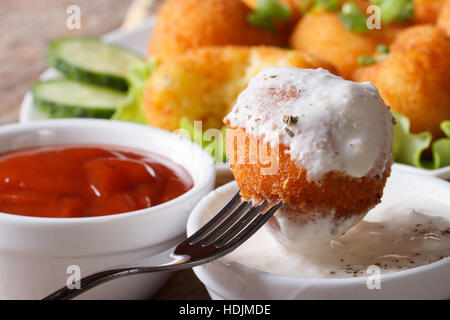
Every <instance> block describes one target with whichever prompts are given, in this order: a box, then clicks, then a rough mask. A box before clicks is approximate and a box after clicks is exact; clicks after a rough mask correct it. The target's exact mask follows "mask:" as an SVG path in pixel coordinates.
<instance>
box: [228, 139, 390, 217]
mask: <svg viewBox="0 0 450 320" xmlns="http://www.w3.org/2000/svg"><path fill="white" fill-rule="evenodd" d="M243 134H245V131H243ZM230 136H231V137H233V136H234V133H233V132H232V130H227V140H226V141H227V154H228V157H229V158H228V159H229V161H230V166H231V170H232V172H233V175H234V178H235V180H236V182H237V184H238V186H239V189H240V190H241V195H242V196H243V197H244V198H246V199H255V198H258V197H259V198H260V199H271V200H275V199H283V203H285V204H287V205H288V206H289V208H291V209H293V210H295V211H296V212H297V214H305V215H307V214H310V213H311V212H322V213H323V214H324V215H325V214H328V213H329V212H331V211H332V210H335V211H334V218H335V219H339V218H341V217H348V216H353V215H360V214H362V213H365V212H367V211H368V210H369V209H371V208H372V207H374V206H375V205H376V204H378V203H379V202H380V200H381V197H382V195H383V188H384V185H385V183H386V180H387V178H388V177H389V175H390V168H389V169H387V170H386V171H385V172H384V174H383V175H382V176H376V175H372V174H367V176H364V177H362V178H352V177H349V176H346V175H344V174H342V173H339V172H330V173H327V174H326V175H325V176H324V177H323V178H322V179H321V183H316V182H314V181H308V179H307V177H306V176H307V171H306V170H305V169H303V168H301V167H299V166H298V165H297V164H296V163H295V162H294V161H292V160H291V159H290V157H289V155H288V154H287V153H286V150H287V149H288V147H286V146H285V145H280V147H279V153H278V154H279V155H280V157H279V169H278V171H277V172H276V173H275V174H273V175H261V171H260V168H261V167H263V166H264V164H262V163H261V162H260V161H259V160H258V162H257V163H251V161H250V159H249V154H252V153H253V154H255V152H256V154H258V153H257V152H258V151H255V150H249V151H248V152H247V153H246V155H245V156H246V161H245V163H239V164H237V163H234V162H233V157H230V155H231V154H232V152H231V150H242V147H241V146H239V145H238V143H239V142H240V141H244V140H241V139H232V138H230ZM245 138H246V141H247V145H248V146H249V148H250V149H251V148H256V147H259V148H261V147H262V148H270V146H269V145H268V144H265V145H264V144H262V142H261V140H259V143H258V140H256V138H255V137H253V136H252V135H249V134H245ZM272 150H273V149H272ZM272 152H273V151H272Z"/></svg>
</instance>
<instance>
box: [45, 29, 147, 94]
mask: <svg viewBox="0 0 450 320" xmlns="http://www.w3.org/2000/svg"><path fill="white" fill-rule="evenodd" d="M136 61H143V59H142V58H141V57H139V56H138V55H136V54H134V53H132V52H130V51H128V50H126V49H124V48H121V47H118V46H115V45H112V44H105V43H103V42H101V41H99V40H97V39H93V38H88V37H70V38H60V39H57V40H54V41H52V42H51V43H50V46H49V49H48V53H47V62H48V64H49V65H50V66H52V67H54V68H56V69H58V70H59V71H60V72H61V73H63V74H64V75H65V76H66V77H68V78H70V79H76V80H80V81H85V82H89V83H92V84H96V85H101V86H107V87H111V88H114V89H118V90H127V89H128V82H127V80H126V75H127V72H128V69H129V68H130V66H131V65H132V64H134V63H136Z"/></svg>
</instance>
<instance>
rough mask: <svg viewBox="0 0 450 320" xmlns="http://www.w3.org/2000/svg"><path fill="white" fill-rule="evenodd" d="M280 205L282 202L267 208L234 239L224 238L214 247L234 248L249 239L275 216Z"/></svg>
mask: <svg viewBox="0 0 450 320" xmlns="http://www.w3.org/2000/svg"><path fill="white" fill-rule="evenodd" d="M281 205H282V202H281V201H280V202H278V203H277V204H275V205H273V206H272V207H269V208H268V210H267V211H266V212H264V213H262V214H260V215H259V216H258V217H257V218H255V219H253V220H252V222H251V223H250V224H249V225H247V226H246V227H245V228H242V229H241V230H240V232H239V233H238V234H237V235H235V236H234V238H230V237H228V236H227V237H224V238H223V239H221V240H220V241H219V242H217V244H216V246H217V247H218V248H223V247H224V246H226V247H227V248H234V247H237V246H239V245H240V244H241V243H243V242H245V241H247V240H248V238H250V237H251V236H252V235H253V234H254V233H255V232H256V231H258V230H259V229H260V228H261V227H262V226H263V225H264V224H265V223H266V222H267V221H268V220H269V219H270V218H271V217H272V216H273V215H274V214H275V212H277V210H278V209H279V208H280V207H281Z"/></svg>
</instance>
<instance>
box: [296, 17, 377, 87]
mask: <svg viewBox="0 0 450 320" xmlns="http://www.w3.org/2000/svg"><path fill="white" fill-rule="evenodd" d="M290 44H291V45H292V47H293V48H295V49H299V50H303V51H305V52H308V53H311V54H313V55H315V56H318V57H320V58H322V59H324V60H327V61H329V62H330V63H331V64H333V65H334V66H335V67H336V68H337V70H338V72H339V74H340V75H341V76H343V77H344V78H347V79H348V78H350V77H351V75H352V74H353V72H354V70H355V69H356V68H357V61H358V57H359V56H360V55H370V54H371V53H373V52H374V51H375V48H376V46H377V44H378V42H377V41H376V39H374V38H373V37H370V36H368V35H367V34H359V33H356V32H352V31H350V30H347V29H346V28H345V27H344V26H343V25H342V23H341V21H340V20H339V17H338V15H337V14H336V13H333V12H322V13H316V14H307V15H306V16H304V17H303V18H302V19H301V20H300V22H299V23H298V24H297V26H296V27H295V29H294V32H293V33H292V35H291V38H290Z"/></svg>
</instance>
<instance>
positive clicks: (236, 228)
mask: <svg viewBox="0 0 450 320" xmlns="http://www.w3.org/2000/svg"><path fill="white" fill-rule="evenodd" d="M266 206H267V201H264V202H263V203H262V204H261V205H259V206H255V207H251V208H250V210H248V212H247V213H246V214H245V215H244V216H243V217H242V218H241V219H240V220H239V221H237V222H236V223H235V224H234V225H233V226H232V227H231V228H229V229H225V230H223V231H222V232H219V233H218V234H217V235H216V236H215V241H207V242H205V243H202V245H203V246H207V245H213V246H219V243H222V242H225V243H226V242H228V241H229V240H230V239H232V238H234V237H235V236H236V235H237V234H238V233H239V232H241V231H242V230H243V229H244V228H245V227H246V226H247V225H248V224H249V223H250V222H252V221H253V219H255V217H256V216H257V215H258V214H260V213H261V212H262V211H264V210H265V208H266Z"/></svg>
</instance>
